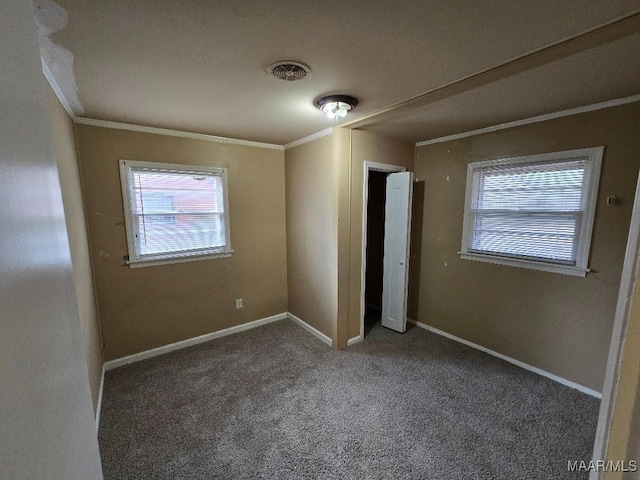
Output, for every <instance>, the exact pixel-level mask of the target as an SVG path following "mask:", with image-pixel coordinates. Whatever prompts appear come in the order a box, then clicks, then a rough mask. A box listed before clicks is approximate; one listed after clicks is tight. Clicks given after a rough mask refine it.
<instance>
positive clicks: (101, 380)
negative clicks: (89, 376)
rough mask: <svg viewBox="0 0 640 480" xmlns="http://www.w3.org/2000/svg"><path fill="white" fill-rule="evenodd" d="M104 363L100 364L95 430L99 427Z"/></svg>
mask: <svg viewBox="0 0 640 480" xmlns="http://www.w3.org/2000/svg"><path fill="white" fill-rule="evenodd" d="M104 367H105V364H102V374H101V375H100V388H99V390H98V404H97V405H96V431H98V429H99V428H100V413H101V412H102V392H103V391H104V372H105V368H104Z"/></svg>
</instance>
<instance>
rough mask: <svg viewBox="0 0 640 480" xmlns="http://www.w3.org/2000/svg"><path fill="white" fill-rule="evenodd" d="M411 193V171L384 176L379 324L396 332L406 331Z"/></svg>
mask: <svg viewBox="0 0 640 480" xmlns="http://www.w3.org/2000/svg"><path fill="white" fill-rule="evenodd" d="M412 195H413V174H412V173H411V172H401V173H392V174H390V175H389V176H388V177H387V198H386V202H385V203H386V204H385V214H384V215H385V220H384V276H383V281H382V326H383V327H387V328H390V329H392V330H396V331H398V332H400V333H404V332H405V331H406V330H407V284H408V281H409V275H408V274H409V237H410V234H411V198H412Z"/></svg>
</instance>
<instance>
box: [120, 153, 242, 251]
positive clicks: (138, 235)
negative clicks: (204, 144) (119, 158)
mask: <svg viewBox="0 0 640 480" xmlns="http://www.w3.org/2000/svg"><path fill="white" fill-rule="evenodd" d="M149 165H152V166H149ZM183 168H184V170H171V169H164V168H162V165H160V164H155V165H154V164H147V163H144V164H143V163H142V162H130V161H129V162H125V164H124V177H123V178H124V180H123V181H126V189H127V192H126V193H127V194H128V195H127V196H126V197H127V198H126V200H127V201H126V202H125V203H128V205H125V209H128V213H129V215H128V217H129V218H128V222H127V223H128V226H129V228H130V229H131V230H132V232H127V233H128V235H129V237H130V238H129V243H130V261H144V260H148V259H151V260H153V259H158V258H171V257H184V256H193V255H207V254H215V253H221V252H227V251H229V233H228V222H227V218H226V215H227V212H226V192H225V185H226V182H225V174H226V171H224V169H206V171H205V170H204V169H202V170H200V169H193V170H192V169H190V167H186V166H185V167H183ZM124 187H125V185H124V184H123V188H124ZM131 247H132V248H131ZM131 250H133V252H131ZM132 253H133V255H131V254H132ZM132 256H133V258H131V257H132Z"/></svg>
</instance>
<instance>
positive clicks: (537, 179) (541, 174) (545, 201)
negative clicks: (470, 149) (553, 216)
mask: <svg viewBox="0 0 640 480" xmlns="http://www.w3.org/2000/svg"><path fill="white" fill-rule="evenodd" d="M584 171H585V161H577V162H563V163H561V164H547V165H544V164H543V165H536V166H531V165H529V166H523V167H519V166H516V167H514V166H512V167H511V168H506V169H505V168H504V167H503V168H502V169H495V170H494V169H487V170H485V171H480V172H479V173H478V175H479V177H480V178H479V183H480V185H479V187H480V189H479V192H478V193H479V195H478V196H477V197H476V204H475V205H474V208H477V209H481V210H503V209H506V210H534V211H565V212H566V211H580V210H581V209H582V190H583V183H584Z"/></svg>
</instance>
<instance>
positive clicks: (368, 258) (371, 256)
mask: <svg viewBox="0 0 640 480" xmlns="http://www.w3.org/2000/svg"><path fill="white" fill-rule="evenodd" d="M387 175H389V172H377V171H371V172H369V185H368V187H369V201H368V202H367V205H366V206H365V207H364V208H366V210H367V230H366V231H364V232H363V235H366V246H367V248H366V251H365V252H363V254H364V255H365V262H366V267H365V277H364V299H365V310H364V335H365V337H366V336H367V335H368V333H369V332H370V331H371V329H372V328H373V326H374V325H375V324H376V323H380V318H381V313H382V283H383V272H384V267H383V265H384V220H385V212H384V210H385V208H384V207H385V199H386V186H387Z"/></svg>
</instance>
